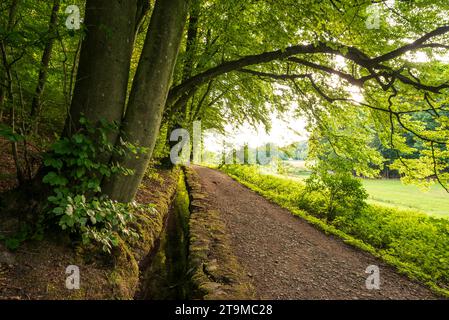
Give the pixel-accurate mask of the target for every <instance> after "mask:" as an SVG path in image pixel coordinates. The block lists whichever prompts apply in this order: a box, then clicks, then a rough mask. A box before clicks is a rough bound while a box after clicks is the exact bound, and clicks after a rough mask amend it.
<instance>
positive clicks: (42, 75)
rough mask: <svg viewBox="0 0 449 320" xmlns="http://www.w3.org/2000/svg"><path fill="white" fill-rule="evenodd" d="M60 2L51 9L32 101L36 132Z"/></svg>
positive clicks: (57, 0) (55, 0)
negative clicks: (46, 37) (45, 41)
mask: <svg viewBox="0 0 449 320" xmlns="http://www.w3.org/2000/svg"><path fill="white" fill-rule="evenodd" d="M60 2H61V1H60V0H54V2H53V8H52V10H51V16H50V23H49V26H48V40H47V43H46V44H45V48H44V52H43V53H42V60H41V66H40V70H39V76H38V80H37V86H36V89H35V91H34V97H33V101H32V102H31V113H30V118H31V120H32V123H33V125H32V128H31V130H33V131H36V132H37V129H38V127H39V117H40V112H41V99H42V94H43V93H44V88H45V82H46V81H47V74H48V66H49V64H50V59H51V54H52V50H53V44H54V42H55V31H56V26H57V23H58V12H59V6H60Z"/></svg>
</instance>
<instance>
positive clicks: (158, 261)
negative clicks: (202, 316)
mask: <svg viewBox="0 0 449 320" xmlns="http://www.w3.org/2000/svg"><path fill="white" fill-rule="evenodd" d="M189 217H190V212H189V194H188V191H187V188H186V184H185V177H184V174H183V173H182V172H181V174H180V177H179V181H178V188H177V193H176V196H175V199H174V201H173V204H172V206H171V208H170V211H169V214H168V217H167V221H166V223H165V228H164V231H163V234H162V236H161V239H160V242H159V246H158V248H156V252H155V253H154V255H153V257H152V258H151V261H150V265H149V266H148V268H147V269H146V270H145V273H144V279H143V283H142V288H143V289H142V292H141V293H140V296H139V298H140V299H144V300H174V299H187V298H188V294H189V290H190V278H189V275H188V252H189Z"/></svg>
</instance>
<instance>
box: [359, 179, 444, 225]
mask: <svg viewBox="0 0 449 320" xmlns="http://www.w3.org/2000/svg"><path fill="white" fill-rule="evenodd" d="M363 185H364V187H365V188H366V190H367V191H368V193H369V195H370V198H369V203H373V204H379V205H386V206H390V207H395V208H400V209H415V210H417V211H422V212H425V213H428V214H430V215H435V216H439V217H441V216H447V217H449V194H448V193H447V192H446V191H445V190H444V189H443V188H442V187H441V186H439V185H435V186H433V187H432V188H431V189H430V190H429V191H427V192H425V191H422V190H420V189H419V188H418V187H416V186H409V185H404V184H402V182H401V181H400V180H386V179H381V180H370V179H364V180H363Z"/></svg>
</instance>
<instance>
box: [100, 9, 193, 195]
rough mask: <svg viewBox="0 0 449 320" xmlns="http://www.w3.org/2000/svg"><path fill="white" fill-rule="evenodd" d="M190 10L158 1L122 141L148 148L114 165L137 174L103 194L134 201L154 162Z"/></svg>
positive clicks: (116, 179)
mask: <svg viewBox="0 0 449 320" xmlns="http://www.w3.org/2000/svg"><path fill="white" fill-rule="evenodd" d="M188 7H189V1H188V0H171V1H166V0H157V1H156V4H155V8H154V11H153V15H152V17H151V22H150V26H149V29H148V33H147V36H146V39H145V44H144V48H143V51H142V56H141V58H140V61H139V65H138V67H137V71H136V75H135V77H134V82H133V86H132V89H131V93H130V97H129V102H128V107H127V110H126V115H125V119H124V123H123V138H124V140H126V141H128V142H129V143H132V144H134V145H136V146H139V147H145V148H147V151H146V153H145V154H144V155H139V156H138V157H136V156H131V155H128V156H126V157H120V158H116V159H114V163H118V164H119V165H120V166H123V167H125V168H130V169H133V170H134V174H133V175H129V176H123V175H115V176H113V177H111V179H108V180H106V181H105V182H104V183H103V186H102V190H103V193H105V194H107V195H108V196H109V197H110V198H111V199H113V200H118V201H121V202H129V201H131V200H132V199H133V198H134V196H135V194H136V192H137V188H138V187H139V185H140V182H141V181H142V178H143V176H144V174H145V170H146V168H147V166H148V163H149V161H150V159H151V156H152V153H153V149H154V146H155V143H156V139H157V136H158V133H159V128H160V124H161V119H162V113H163V111H164V106H165V103H166V100H167V95H168V91H169V87H170V83H171V80H172V76H173V71H174V67H175V63H176V58H177V55H178V51H179V47H180V44H181V39H182V35H183V30H184V25H185V22H186V19H187V12H188Z"/></svg>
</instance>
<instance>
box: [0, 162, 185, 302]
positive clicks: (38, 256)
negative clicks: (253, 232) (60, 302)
mask: <svg viewBox="0 0 449 320" xmlns="http://www.w3.org/2000/svg"><path fill="white" fill-rule="evenodd" d="M157 173H158V174H157V175H154V176H153V177H146V178H145V179H144V180H143V183H142V185H141V187H140V189H139V191H138V194H137V197H136V201H137V202H139V203H144V204H154V210H148V211H146V212H139V213H137V219H136V221H135V223H134V226H133V227H134V229H136V230H137V232H138V234H139V239H137V240H134V241H123V240H122V241H120V243H119V245H118V246H117V247H116V248H114V250H113V254H112V255H106V254H104V253H102V252H101V250H100V249H99V248H97V247H95V246H91V247H83V246H81V245H78V244H76V243H74V242H73V241H72V240H71V239H70V238H69V237H68V236H67V235H63V234H61V233H60V232H55V233H50V234H49V235H48V236H46V237H45V240H42V241H28V242H25V243H24V244H23V245H22V246H21V247H20V248H19V249H18V250H17V251H14V252H10V251H8V250H7V249H6V248H4V246H2V245H0V258H1V259H0V298H2V299H24V300H28V299H33V300H34V299H133V298H134V297H135V296H136V294H137V293H138V291H139V288H140V283H141V280H142V279H141V275H142V274H143V272H142V271H143V270H145V268H146V267H147V262H148V255H149V253H152V252H153V251H154V250H155V249H154V248H156V247H157V246H158V243H159V239H160V237H161V234H162V231H163V229H164V224H165V221H166V219H167V217H168V213H169V209H170V206H171V203H172V200H173V197H174V196H175V193H176V189H177V183H178V177H179V174H180V169H179V168H175V169H172V170H167V169H159V170H158V171H157ZM69 265H76V266H78V267H79V270H80V288H79V290H68V289H67V288H66V278H67V276H68V275H67V274H66V273H65V272H66V268H67V266H69Z"/></svg>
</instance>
